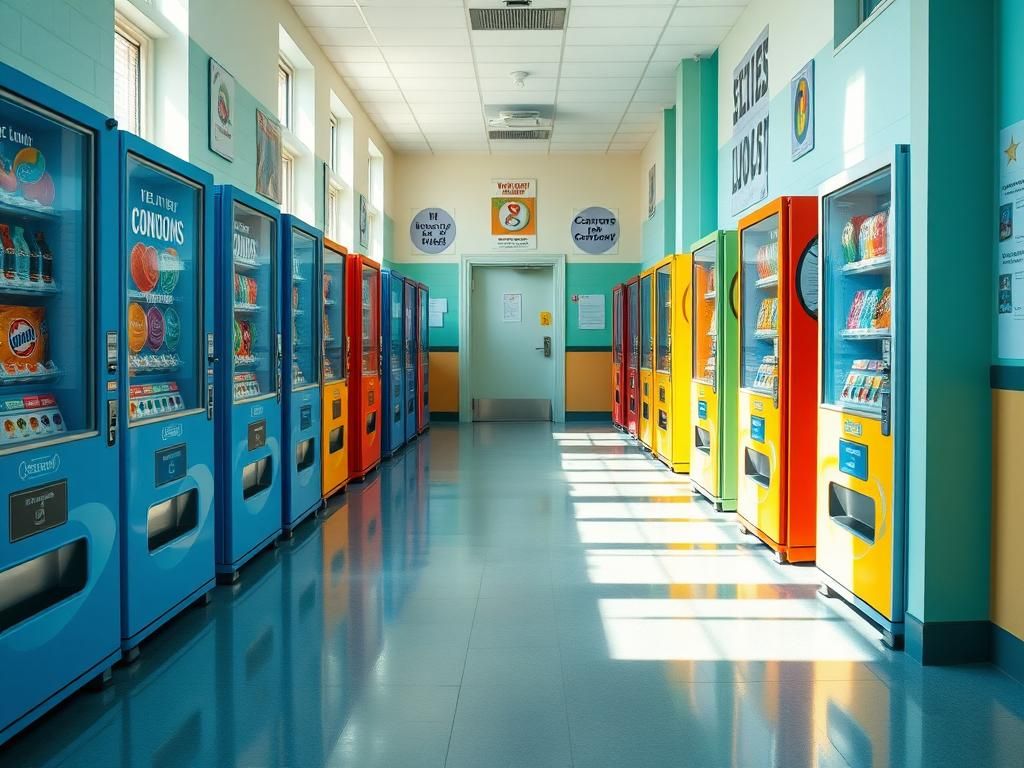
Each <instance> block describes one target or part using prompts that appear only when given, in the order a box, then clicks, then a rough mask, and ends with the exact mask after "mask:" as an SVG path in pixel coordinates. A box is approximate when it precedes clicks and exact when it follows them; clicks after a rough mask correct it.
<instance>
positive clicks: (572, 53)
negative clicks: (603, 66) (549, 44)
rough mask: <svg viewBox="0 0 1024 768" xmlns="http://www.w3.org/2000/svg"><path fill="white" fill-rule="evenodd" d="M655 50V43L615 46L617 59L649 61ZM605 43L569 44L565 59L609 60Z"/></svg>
mask: <svg viewBox="0 0 1024 768" xmlns="http://www.w3.org/2000/svg"><path fill="white" fill-rule="evenodd" d="M653 51H654V46H653V45H619V46H616V47H615V55H614V56H615V60H616V61H644V62H645V61H647V60H648V59H649V58H651V53H652V52H653ZM608 54H609V51H608V47H607V46H605V45H567V46H566V47H565V56H564V57H563V59H562V60H563V61H607V60H608V58H609V56H608Z"/></svg>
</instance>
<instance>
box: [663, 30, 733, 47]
mask: <svg viewBox="0 0 1024 768" xmlns="http://www.w3.org/2000/svg"><path fill="white" fill-rule="evenodd" d="M728 33H729V27H666V28H665V34H664V35H663V36H662V38H661V44H662V45H711V46H717V45H718V44H719V43H720V42H722V40H724V39H725V36H726V35H727V34H728Z"/></svg>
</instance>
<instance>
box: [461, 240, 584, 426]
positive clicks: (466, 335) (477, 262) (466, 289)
mask: <svg viewBox="0 0 1024 768" xmlns="http://www.w3.org/2000/svg"><path fill="white" fill-rule="evenodd" d="M474 267H509V268H515V267H550V268H551V292H552V297H551V347H552V350H551V354H552V357H554V364H555V371H554V382H553V383H552V386H553V387H554V391H553V392H552V393H551V420H552V422H554V423H556V424H561V423H563V422H564V421H565V254H564V253H561V254H545V255H533V254H511V253H510V254H508V255H495V254H462V255H461V256H460V257H459V292H460V293H459V295H460V296H461V297H462V301H460V302H459V340H460V342H459V421H460V422H471V421H473V393H472V391H471V388H472V378H471V376H470V372H471V371H472V370H473V368H472V363H473V361H472V353H473V327H472V326H473V323H472V322H471V319H472V317H473V311H472V302H473V268H474Z"/></svg>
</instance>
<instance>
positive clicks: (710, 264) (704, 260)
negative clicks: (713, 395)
mask: <svg viewBox="0 0 1024 768" xmlns="http://www.w3.org/2000/svg"><path fill="white" fill-rule="evenodd" d="M717 263H718V243H717V242H711V243H708V244H707V245H705V246H704V247H703V248H701V249H700V250H698V251H696V252H695V253H694V254H693V296H694V301H693V305H694V313H693V376H694V378H695V379H697V380H698V381H703V382H704V383H705V384H714V382H715V375H716V373H717V369H718V285H717V280H718V270H717V268H716V267H717ZM725 290H728V286H726V287H725Z"/></svg>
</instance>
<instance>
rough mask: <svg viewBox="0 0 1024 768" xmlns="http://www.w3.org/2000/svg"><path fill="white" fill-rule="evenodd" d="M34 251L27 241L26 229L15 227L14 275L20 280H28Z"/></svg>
mask: <svg viewBox="0 0 1024 768" xmlns="http://www.w3.org/2000/svg"><path fill="white" fill-rule="evenodd" d="M31 261H32V251H31V250H30V249H29V247H28V243H26V242H25V229H24V228H23V227H15V228H14V276H15V278H16V279H18V280H28V275H29V271H30V269H31V266H30V265H31Z"/></svg>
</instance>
